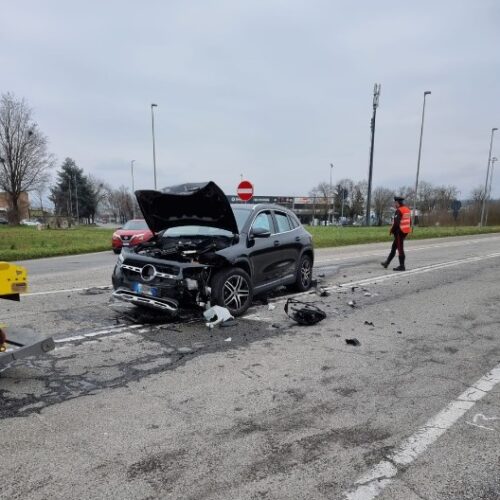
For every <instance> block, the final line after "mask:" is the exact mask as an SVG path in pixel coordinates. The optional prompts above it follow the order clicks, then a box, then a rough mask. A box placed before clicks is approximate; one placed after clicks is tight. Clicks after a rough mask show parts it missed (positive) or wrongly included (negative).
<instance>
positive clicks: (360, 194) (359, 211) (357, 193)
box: [350, 181, 368, 221]
mask: <svg viewBox="0 0 500 500" xmlns="http://www.w3.org/2000/svg"><path fill="white" fill-rule="evenodd" d="M367 186H368V185H367V182H366V181H361V182H358V183H357V184H356V185H355V186H354V190H353V194H352V200H351V212H350V215H351V217H352V219H353V221H355V220H356V219H357V218H358V217H359V216H361V215H363V214H364V212H365V193H366V191H367Z"/></svg>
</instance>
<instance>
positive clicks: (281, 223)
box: [274, 212, 291, 233]
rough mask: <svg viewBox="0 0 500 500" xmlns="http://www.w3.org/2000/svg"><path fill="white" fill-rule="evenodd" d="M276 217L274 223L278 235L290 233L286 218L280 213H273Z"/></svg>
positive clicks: (288, 222)
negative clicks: (276, 225) (276, 226)
mask: <svg viewBox="0 0 500 500" xmlns="http://www.w3.org/2000/svg"><path fill="white" fill-rule="evenodd" d="M274 216H275V217H276V223H277V224H278V233H284V232H285V231H290V229H291V227H290V221H289V220H288V216H287V215H286V214H284V213H282V212H274Z"/></svg>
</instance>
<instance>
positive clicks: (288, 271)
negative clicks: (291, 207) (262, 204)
mask: <svg viewBox="0 0 500 500" xmlns="http://www.w3.org/2000/svg"><path fill="white" fill-rule="evenodd" d="M273 218H274V226H275V227H276V233H275V234H273V236H272V237H273V239H274V240H275V242H277V243H275V246H276V247H277V248H279V262H278V263H277V268H278V269H279V277H280V278H291V277H293V276H295V272H296V269H297V263H298V260H299V258H300V251H301V248H302V245H303V243H302V242H301V237H300V231H299V228H298V226H297V225H296V224H294V223H293V221H292V219H291V218H290V217H289V216H288V215H287V213H286V212H285V211H283V212H282V211H280V210H273Z"/></svg>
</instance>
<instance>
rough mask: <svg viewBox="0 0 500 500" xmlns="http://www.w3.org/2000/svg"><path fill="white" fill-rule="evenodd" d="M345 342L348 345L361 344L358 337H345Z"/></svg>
mask: <svg viewBox="0 0 500 500" xmlns="http://www.w3.org/2000/svg"><path fill="white" fill-rule="evenodd" d="M345 343H346V344H348V345H354V346H356V347H357V346H359V345H361V342H360V341H359V340H358V339H345Z"/></svg>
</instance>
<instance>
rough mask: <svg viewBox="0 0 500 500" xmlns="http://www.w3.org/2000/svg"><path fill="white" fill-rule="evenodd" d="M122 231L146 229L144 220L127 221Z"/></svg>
mask: <svg viewBox="0 0 500 500" xmlns="http://www.w3.org/2000/svg"><path fill="white" fill-rule="evenodd" d="M122 229H128V230H131V231H136V230H141V229H148V225H147V224H146V221H145V220H129V221H127V222H126V223H125V225H124V226H123V227H122Z"/></svg>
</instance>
